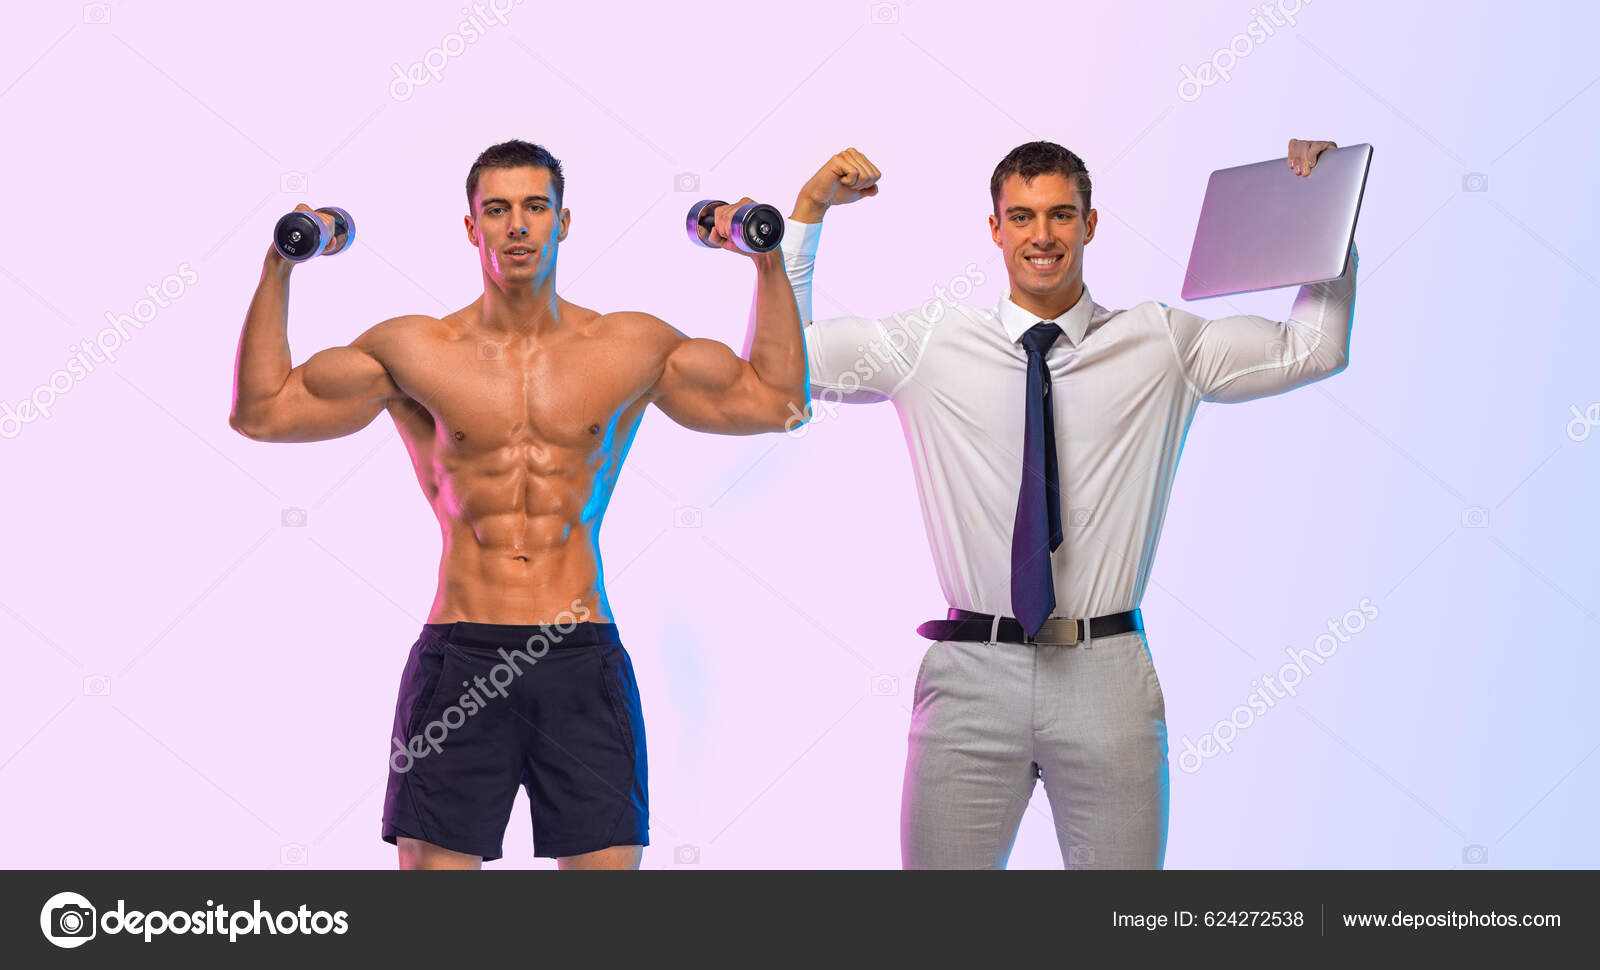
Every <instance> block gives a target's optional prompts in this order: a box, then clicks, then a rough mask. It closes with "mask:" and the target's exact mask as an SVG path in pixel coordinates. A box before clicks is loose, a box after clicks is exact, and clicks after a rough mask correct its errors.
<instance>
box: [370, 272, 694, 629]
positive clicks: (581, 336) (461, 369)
mask: <svg viewBox="0 0 1600 970" xmlns="http://www.w3.org/2000/svg"><path fill="white" fill-rule="evenodd" d="M559 305H560V313H561V323H560V325H559V326H558V327H554V328H552V329H551V331H550V332H548V333H540V334H530V333H512V332H507V331H504V330H495V329H491V328H488V327H486V326H485V325H484V322H483V318H482V312H481V301H479V302H477V303H474V304H472V305H471V306H468V307H466V308H464V309H462V310H459V311H457V312H455V313H452V314H450V315H448V316H446V317H444V318H443V319H435V318H433V317H426V316H415V317H404V318H400V319H399V320H396V321H394V323H395V324H396V326H394V327H392V328H386V329H385V332H383V333H382V334H375V335H374V338H373V343H372V345H371V347H370V349H371V351H372V353H373V354H374V355H375V356H377V357H378V359H379V360H380V361H381V362H382V363H383V365H384V366H385V367H386V368H387V369H388V371H389V374H390V376H391V378H392V379H393V380H394V382H395V384H396V385H397V386H398V387H399V389H400V390H401V391H402V392H403V393H404V395H405V397H402V398H398V399H395V400H393V401H391V403H390V404H389V407H388V410H389V414H390V416H391V417H393V418H394V422H395V426H396V427H397V428H399V430H400V435H401V437H402V438H403V439H404V441H405V444H406V450H407V451H409V452H410V454H411V463H412V466H413V467H414V468H415V469H416V473H417V482H418V484H420V485H421V486H422V491H423V495H424V496H426V497H427V499H428V502H429V503H430V504H431V505H432V506H433V511H434V515H435V517H436V518H437V519H438V522H439V527H440V530H441V532H442V534H443V542H444V544H443V550H442V555H441V558H440V562H439V586H438V592H437V594H436V595H435V597H434V601H433V606H432V608H431V610H430V611H429V613H428V621H429V622H430V623H449V622H453V621H460V620H468V621H475V622H481V623H519V624H531V623H556V622H561V621H563V620H568V621H573V620H576V621H584V620H586V621H590V622H595V623H609V622H613V618H612V615H611V609H610V605H609V603H607V601H606V594H605V586H604V580H603V571H602V567H601V562H600V550H599V532H600V522H601V519H602V518H603V516H604V515H605V510H606V505H607V504H608V503H609V501H610V499H611V491H612V488H613V487H614V486H615V484H616V481H617V475H618V473H619V472H620V471H621V467H622V461H623V458H624V456H625V455H626V454H627V451H628V445H629V444H630V442H631V441H632V439H633V434H634V432H635V431H636V430H638V427H639V422H640V420H641V418H642V417H643V414H644V409H645V407H646V406H648V404H649V403H650V400H651V398H650V392H651V388H652V386H653V385H654V383H655V381H656V379H657V378H658V377H659V375H660V374H661V371H662V367H663V364H664V361H665V359H666V356H667V354H668V353H669V352H670V350H671V347H672V345H673V343H674V342H675V341H676V339H677V335H676V334H675V333H674V332H673V331H672V329H671V328H669V327H666V326H665V325H664V324H661V323H660V321H657V320H654V319H653V318H651V317H648V316H647V315H643V314H636V313H612V314H600V313H597V312H595V311H593V310H589V309H585V308H583V307H580V306H577V305H576V304H572V303H568V302H566V301H565V300H562V301H560V304H559Z"/></svg>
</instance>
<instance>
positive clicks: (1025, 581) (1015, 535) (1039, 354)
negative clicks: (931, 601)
mask: <svg viewBox="0 0 1600 970" xmlns="http://www.w3.org/2000/svg"><path fill="white" fill-rule="evenodd" d="M1059 336H1061V328H1060V327H1058V326H1056V325H1055V324H1053V323H1040V324H1037V325H1035V326H1033V327H1031V328H1029V330H1028V332H1027V333H1025V334H1023V335H1022V346H1023V348H1024V349H1026V350H1027V351H1028V420H1027V423H1026V430H1025V432H1024V434H1025V438H1024V441H1023V446H1022V490H1021V493H1020V494H1019V495H1018V496H1017V521H1016V526H1015V528H1014V529H1013V530H1012V533H1011V610H1012V613H1013V615H1015V616H1016V618H1017V619H1018V620H1019V621H1021V623H1022V628H1023V629H1024V630H1025V631H1027V634H1028V636H1030V637H1032V636H1034V635H1035V634H1037V633H1038V632H1039V627H1040V626H1042V625H1043V624H1044V621H1045V619H1046V618H1047V617H1048V616H1049V615H1050V612H1051V611H1052V610H1054V609H1055V608H1056V584H1055V580H1054V579H1053V578H1052V577H1051V575H1050V553H1052V552H1054V551H1055V550H1056V547H1058V546H1060V545H1061V485H1060V481H1059V479H1058V477H1057V475H1056V422H1055V411H1054V408H1053V407H1051V404H1050V368H1049V367H1048V366H1046V364H1045V359H1044V358H1045V354H1046V353H1048V352H1049V351H1050V345H1051V344H1053V343H1055V341H1056V338H1057V337H1059Z"/></svg>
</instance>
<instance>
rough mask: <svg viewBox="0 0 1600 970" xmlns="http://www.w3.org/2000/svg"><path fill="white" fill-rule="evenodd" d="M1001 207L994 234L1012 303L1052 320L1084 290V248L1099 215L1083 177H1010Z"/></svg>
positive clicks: (1003, 189)
mask: <svg viewBox="0 0 1600 970" xmlns="http://www.w3.org/2000/svg"><path fill="white" fill-rule="evenodd" d="M995 209H996V210H997V211H996V214H995V215H991V216H990V217H989V232H990V234H991V235H992V236H993V237H994V242H995V245H997V246H999V247H1000V250H1001V252H1003V253H1004V254H1005V260H1006V275H1007V276H1009V277H1010V279H1011V298H1012V301H1013V302H1015V303H1017V304H1018V305H1019V306H1022V307H1023V308H1024V309H1027V310H1029V311H1030V312H1033V313H1037V314H1039V315H1040V316H1044V317H1046V318H1047V319H1049V318H1053V317H1055V316H1057V315H1059V314H1060V313H1063V312H1065V311H1067V310H1069V309H1071V308H1072V305H1073V304H1074V303H1076V302H1077V300H1078V297H1079V296H1081V295H1082V292H1083V247H1084V246H1085V245H1086V244H1088V242H1089V241H1090V240H1092V239H1093V238H1094V227H1095V223H1096V221H1097V220H1098V218H1099V217H1098V215H1097V214H1096V213H1095V211H1094V210H1093V209H1088V210H1087V211H1085V205H1084V198H1083V193H1082V192H1080V191H1078V183H1077V177H1076V176H1074V175H1061V174H1058V173H1055V172H1046V173H1044V174H1042V175H1035V176H1034V177H1033V178H1032V179H1028V180H1025V179H1023V177H1022V176H1020V175H1016V174H1012V175H1008V176H1006V179H1005V181H1004V182H1003V183H1001V186H1000V196H999V198H998V200H997V201H996V204H995ZM1063 304H1064V305H1063Z"/></svg>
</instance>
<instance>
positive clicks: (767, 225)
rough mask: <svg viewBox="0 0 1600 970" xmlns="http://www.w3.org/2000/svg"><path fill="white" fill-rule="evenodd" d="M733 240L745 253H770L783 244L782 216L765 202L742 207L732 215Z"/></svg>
mask: <svg viewBox="0 0 1600 970" xmlns="http://www.w3.org/2000/svg"><path fill="white" fill-rule="evenodd" d="M733 238H734V239H735V240H737V242H738V244H739V248H740V249H742V250H744V251H745V252H747V253H770V252H772V251H773V250H774V249H777V248H778V244H779V243H781V242H783V214H782V213H780V212H779V211H778V210H777V209H776V208H774V207H772V206H770V205H767V204H766V203H765V202H752V203H750V204H749V205H742V206H740V207H739V208H738V210H737V211H736V212H734V214H733Z"/></svg>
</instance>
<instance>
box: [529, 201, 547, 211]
mask: <svg viewBox="0 0 1600 970" xmlns="http://www.w3.org/2000/svg"><path fill="white" fill-rule="evenodd" d="M528 208H530V209H532V210H533V211H535V212H543V211H544V206H542V205H540V204H539V203H537V202H535V203H534V204H533V205H530V206H528Z"/></svg>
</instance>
